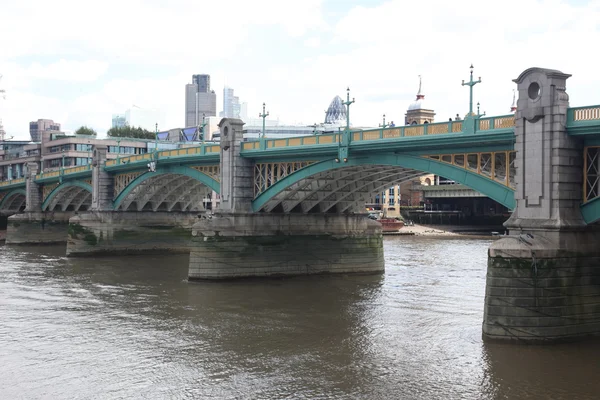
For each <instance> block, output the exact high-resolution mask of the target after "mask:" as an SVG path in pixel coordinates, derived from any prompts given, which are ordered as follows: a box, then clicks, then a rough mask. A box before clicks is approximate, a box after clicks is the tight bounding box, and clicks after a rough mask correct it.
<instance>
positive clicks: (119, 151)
mask: <svg viewBox="0 0 600 400" xmlns="http://www.w3.org/2000/svg"><path fill="white" fill-rule="evenodd" d="M120 158H121V138H118V139H117V164H119V159H120Z"/></svg>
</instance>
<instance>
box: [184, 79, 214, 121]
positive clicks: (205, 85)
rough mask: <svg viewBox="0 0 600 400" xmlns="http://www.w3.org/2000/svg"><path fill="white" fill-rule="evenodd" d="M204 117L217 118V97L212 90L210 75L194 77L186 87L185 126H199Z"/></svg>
mask: <svg viewBox="0 0 600 400" xmlns="http://www.w3.org/2000/svg"><path fill="white" fill-rule="evenodd" d="M202 116H205V117H216V116H217V95H216V94H215V92H214V90H210V75H204V74H201V75H192V83H188V84H187V85H185V126H186V127H190V126H198V125H200V124H201V123H202Z"/></svg>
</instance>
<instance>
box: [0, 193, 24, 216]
mask: <svg viewBox="0 0 600 400" xmlns="http://www.w3.org/2000/svg"><path fill="white" fill-rule="evenodd" d="M25 203H26V197H25V191H24V190H15V191H12V192H10V193H7V194H6V195H4V196H2V197H0V210H3V211H22V210H23V209H24V208H25Z"/></svg>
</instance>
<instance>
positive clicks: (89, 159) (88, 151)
mask: <svg viewBox="0 0 600 400" xmlns="http://www.w3.org/2000/svg"><path fill="white" fill-rule="evenodd" d="M91 151H92V145H91V144H90V141H89V140H88V144H87V161H86V163H85V164H86V165H87V166H88V168H89V166H90V165H91V164H92V160H91V157H90V152H91Z"/></svg>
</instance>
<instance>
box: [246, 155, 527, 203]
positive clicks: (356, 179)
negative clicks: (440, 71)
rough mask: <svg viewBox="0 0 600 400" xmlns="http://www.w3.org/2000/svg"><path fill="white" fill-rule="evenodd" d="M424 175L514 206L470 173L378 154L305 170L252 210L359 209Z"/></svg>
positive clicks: (510, 195) (502, 189)
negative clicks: (380, 194) (374, 197)
mask: <svg viewBox="0 0 600 400" xmlns="http://www.w3.org/2000/svg"><path fill="white" fill-rule="evenodd" d="M424 173H431V174H436V175H440V176H443V177H446V178H448V179H452V180H454V181H456V182H459V183H462V184H464V185H465V186H468V187H470V188H472V189H474V190H476V191H478V192H480V193H483V194H485V195H486V196H488V197H490V198H492V199H494V200H495V201H497V202H498V203H500V204H502V205H504V206H505V207H507V208H509V209H512V208H514V206H515V200H514V190H513V189H511V188H509V187H507V186H505V185H503V184H501V183H499V182H496V181H493V180H491V179H489V178H487V177H485V176H482V175H479V174H477V173H476V172H472V171H469V170H468V169H465V168H461V167H458V166H455V165H452V164H449V163H445V162H441V161H438V160H435V159H432V158H425V157H419V156H411V155H400V154H384V155H377V156H364V157H361V156H357V157H353V158H351V159H350V160H348V161H347V162H345V163H344V162H336V161H335V160H326V161H322V162H318V163H314V164H311V165H309V166H307V167H305V168H302V169H300V170H298V171H296V172H294V173H292V174H290V175H288V176H286V177H285V178H282V179H280V180H279V181H277V182H276V183H274V184H273V185H272V186H270V187H269V188H268V189H266V190H265V191H263V192H262V193H260V194H259V195H258V196H257V197H256V198H255V199H254V201H253V204H252V207H253V210H254V211H255V212H258V211H267V212H269V211H274V210H276V209H278V210H280V211H283V212H291V211H292V210H301V211H302V212H315V211H317V212H331V211H335V212H346V211H350V210H352V209H357V208H359V207H360V205H361V204H362V203H364V202H366V201H367V200H368V198H369V197H370V196H371V195H372V194H373V193H378V192H379V191H381V190H383V189H385V188H386V187H388V186H391V185H393V184H398V183H401V182H403V181H407V180H410V179H412V178H414V177H417V176H420V175H423V174H424Z"/></svg>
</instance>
